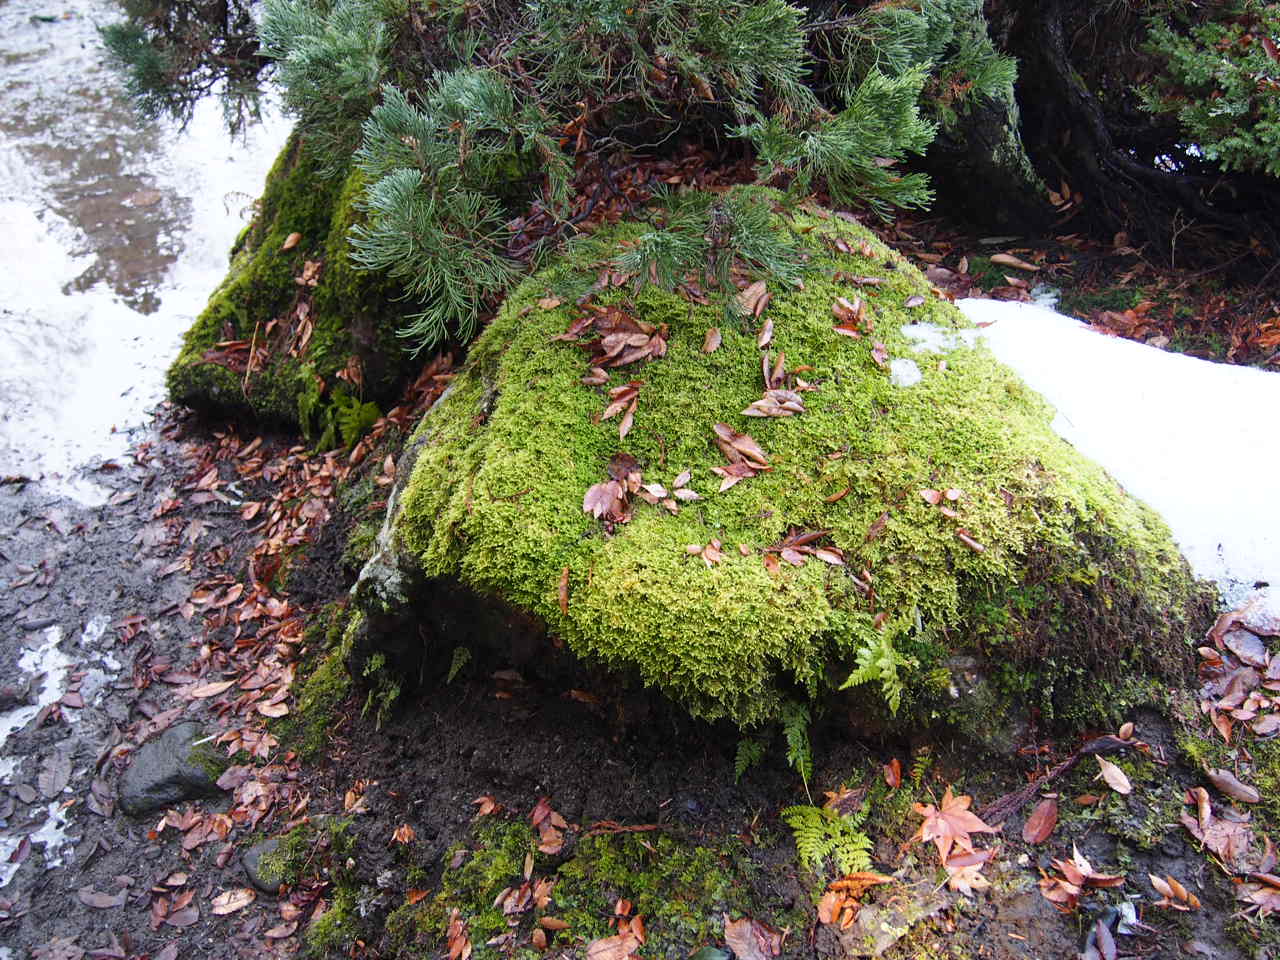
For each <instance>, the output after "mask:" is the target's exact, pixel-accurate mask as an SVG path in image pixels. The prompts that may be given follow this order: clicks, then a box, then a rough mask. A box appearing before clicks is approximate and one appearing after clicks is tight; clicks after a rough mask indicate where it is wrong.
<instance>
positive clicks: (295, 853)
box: [262, 817, 355, 885]
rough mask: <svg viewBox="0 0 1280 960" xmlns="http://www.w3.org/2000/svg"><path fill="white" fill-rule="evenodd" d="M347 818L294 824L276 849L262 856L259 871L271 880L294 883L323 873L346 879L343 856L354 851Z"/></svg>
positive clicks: (272, 881)
mask: <svg viewBox="0 0 1280 960" xmlns="http://www.w3.org/2000/svg"><path fill="white" fill-rule="evenodd" d="M350 827H351V821H350V820H349V819H340V818H338V817H324V818H323V819H319V820H313V821H309V822H307V823H304V824H301V825H300V826H297V827H294V828H293V829H292V830H290V831H289V832H288V833H286V834H284V835H283V836H281V837H280V843H279V844H278V845H277V847H276V849H275V850H273V851H272V852H271V853H268V854H267V855H265V856H264V857H263V858H262V875H263V877H264V878H267V879H268V881H269V882H270V883H272V884H276V885H278V884H281V883H287V884H290V885H293V884H295V883H297V882H298V881H299V880H302V879H304V878H305V877H309V876H316V875H320V874H322V873H325V874H327V875H328V876H329V878H330V879H331V880H333V881H335V882H336V883H339V884H341V883H342V882H343V881H344V880H345V879H347V874H348V871H347V868H346V860H347V858H348V857H349V856H351V854H352V853H353V852H354V851H355V840H354V839H353V838H352V837H351V835H350V834H349V833H348V830H349V829H350Z"/></svg>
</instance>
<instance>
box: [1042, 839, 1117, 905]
mask: <svg viewBox="0 0 1280 960" xmlns="http://www.w3.org/2000/svg"><path fill="white" fill-rule="evenodd" d="M1053 866H1054V868H1055V869H1056V870H1057V875H1054V874H1050V873H1045V872H1044V871H1041V877H1040V893H1041V894H1042V895H1043V896H1044V898H1045V899H1046V900H1048V901H1049V902H1050V903H1052V904H1053V905H1054V906H1055V907H1057V908H1058V909H1059V910H1061V911H1062V912H1063V913H1073V912H1074V911H1075V910H1076V908H1077V907H1078V906H1079V905H1080V897H1081V896H1083V895H1084V894H1085V892H1086V891H1088V890H1091V889H1103V888H1107V887H1119V886H1122V885H1123V884H1124V876H1123V875H1122V874H1107V873H1098V872H1097V871H1095V870H1094V869H1093V865H1092V864H1091V863H1089V861H1088V860H1086V859H1085V858H1084V855H1083V854H1081V853H1080V850H1079V849H1078V848H1077V847H1076V846H1075V845H1074V844H1073V845H1072V847H1071V859H1069V860H1054V861H1053Z"/></svg>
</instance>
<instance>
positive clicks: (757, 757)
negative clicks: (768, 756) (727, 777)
mask: <svg viewBox="0 0 1280 960" xmlns="http://www.w3.org/2000/svg"><path fill="white" fill-rule="evenodd" d="M763 759H764V744H763V743H761V742H760V741H759V740H756V739H754V738H752V737H743V738H742V739H741V740H739V741H738V754H737V756H736V757H734V760H733V780H734V782H735V783H737V782H738V781H739V780H741V779H742V775H743V774H744V773H746V772H747V771H748V770H749V769H751V768H752V767H754V766H755V765H756V764H757V763H759V762H760V761H761V760H763Z"/></svg>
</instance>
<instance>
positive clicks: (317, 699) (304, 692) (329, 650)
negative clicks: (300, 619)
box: [276, 603, 360, 762]
mask: <svg viewBox="0 0 1280 960" xmlns="http://www.w3.org/2000/svg"><path fill="white" fill-rule="evenodd" d="M359 621H360V615H359V614H350V613H348V611H347V609H346V607H345V605H344V604H341V603H330V604H328V605H326V606H325V607H324V608H323V609H322V610H321V611H320V612H319V613H318V614H317V615H316V616H315V618H314V619H313V620H312V622H311V624H310V626H309V627H308V630H307V642H308V646H309V650H308V656H307V657H306V658H305V659H304V660H303V662H302V671H301V675H300V676H299V677H298V678H297V682H298V684H299V693H298V697H297V700H296V701H295V703H294V707H293V710H292V711H291V712H290V714H289V715H288V716H287V717H284V718H282V720H281V721H280V722H279V724H278V726H277V728H276V729H277V731H278V735H279V737H280V739H281V741H282V742H284V743H286V744H287V745H288V746H289V747H290V748H291V749H293V750H296V751H297V752H298V755H299V756H300V757H301V758H302V759H303V760H304V761H308V762H312V761H315V760H317V759H319V758H320V757H322V756H323V755H324V753H325V750H326V748H327V747H328V745H329V742H330V735H331V731H332V730H333V726H334V722H335V721H336V720H337V718H338V711H339V708H340V707H341V706H342V704H343V703H344V702H345V701H346V700H347V699H348V697H350V695H351V691H352V683H351V675H350V674H349V673H348V672H347V668H346V657H347V653H348V652H349V650H350V645H351V643H350V636H351V631H352V624H353V623H354V624H355V625H356V626H357V627H358V625H359Z"/></svg>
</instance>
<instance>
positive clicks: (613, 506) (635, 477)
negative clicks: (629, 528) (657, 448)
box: [582, 453, 641, 523]
mask: <svg viewBox="0 0 1280 960" xmlns="http://www.w3.org/2000/svg"><path fill="white" fill-rule="evenodd" d="M607 469H608V473H609V479H608V480H606V481H604V482H603V483H597V484H595V485H594V486H592V487H590V488H589V489H588V490H587V493H586V496H584V497H583V499H582V510H583V512H584V513H589V514H591V515H592V516H593V517H595V518H596V519H597V520H604V521H606V522H609V523H626V522H628V521H629V520H630V519H631V502H630V497H631V494H633V493H635V492H636V491H638V490H639V489H640V483H641V472H640V464H639V463H637V462H636V458H635V457H633V456H631V454H629V453H616V454H614V455H613V457H612V459H610V461H609V466H608V468H607Z"/></svg>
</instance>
